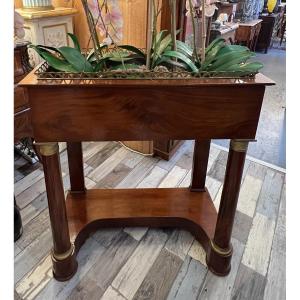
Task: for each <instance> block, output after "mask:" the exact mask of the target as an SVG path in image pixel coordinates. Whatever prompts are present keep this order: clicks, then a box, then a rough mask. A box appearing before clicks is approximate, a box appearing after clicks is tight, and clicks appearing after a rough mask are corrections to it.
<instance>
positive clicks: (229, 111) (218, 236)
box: [21, 72, 274, 280]
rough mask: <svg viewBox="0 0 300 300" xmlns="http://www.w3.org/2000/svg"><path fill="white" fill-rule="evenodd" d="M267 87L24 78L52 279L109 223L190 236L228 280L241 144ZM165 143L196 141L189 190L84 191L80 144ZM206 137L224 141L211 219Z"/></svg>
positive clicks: (64, 276) (233, 82) (69, 269)
mask: <svg viewBox="0 0 300 300" xmlns="http://www.w3.org/2000/svg"><path fill="white" fill-rule="evenodd" d="M272 84H274V82H273V81H271V80H269V79H268V78H266V77H265V76H263V75H262V74H257V75H256V76H255V78H248V79H216V78H215V79H210V78H206V79H204V78H203V79H202V78H197V79H166V80H155V79H153V80H141V79H139V80H126V79H125V80H120V79H114V80H110V79H100V80H81V81H78V80H74V81H67V80H65V81H57V80H53V81H52V82H50V81H47V80H45V81H43V80H38V79H37V77H36V75H35V74H34V72H31V73H30V74H29V75H28V76H27V77H26V78H25V79H24V80H23V81H22V82H21V85H22V86H23V87H24V88H25V90H26V92H27V96H28V100H29V103H30V107H31V120H32V127H33V134H34V138H35V141H36V144H37V146H38V148H39V151H40V154H41V156H42V158H43V165H44V172H45V180H46V187H47V196H48V204H49V212H50V219H51V226H52V232H53V250H52V261H53V272H54V276H55V278H56V279H58V280H68V279H69V278H71V277H72V276H73V275H74V273H75V272H76V269H77V262H76V254H77V252H78V250H79V248H80V247H81V245H82V244H83V242H84V240H85V239H86V238H87V237H88V236H89V234H90V233H91V232H92V231H94V230H96V229H98V228H100V227H111V226H156V227H157V226H163V227H167V226H169V227H180V228H184V229H186V230H189V231H190V232H191V233H192V234H194V236H195V237H196V239H197V240H198V241H199V242H200V243H201V244H202V245H203V247H204V249H205V251H206V252H207V265H208V267H209V269H210V270H211V271H212V272H214V273H215V274H217V275H221V276H224V275H226V274H228V273H229V271H230V260H231V256H232V246H231V243H230V238H231V231H232V226H233V222H234V215H235V210H236V206H237V201H238V194H239V188H240V182H241V176H242V172H243V166H244V160H245V156H246V150H247V145H248V142H249V141H251V140H254V139H255V134H256V129H257V125H258V120H259V115H260V110H261V106H262V101H263V97H264V92H265V86H267V85H272ZM166 139H174V140H188V139H195V140H196V142H195V151H194V162H193V173H192V180H191V186H190V188H162V189H122V190H115V189H100V190H95V189H94V190H86V189H85V185H84V175H83V164H82V149H81V142H82V141H115V140H126V141H131V140H132V141H135V140H166ZM211 139H231V147H230V151H229V157H228V162H227V169H226V175H225V182H224V187H223V193H222V197H221V204H220V208H219V213H217V211H216V209H215V207H214V205H213V202H212V200H211V197H210V195H209V191H208V190H207V189H206V188H205V177H206V170H207V162H208V155H209V147H210V140H211ZM63 141H64V142H67V145H68V148H67V149H68V158H69V168H70V182H71V190H70V191H69V193H68V195H67V199H66V202H65V197H64V192H63V191H64V190H63V186H62V178H61V172H60V163H59V156H58V147H57V143H58V142H63ZM73 243H74V244H73Z"/></svg>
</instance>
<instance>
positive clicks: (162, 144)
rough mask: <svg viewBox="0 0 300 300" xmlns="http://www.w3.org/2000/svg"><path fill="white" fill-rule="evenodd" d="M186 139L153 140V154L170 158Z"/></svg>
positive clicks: (166, 158)
mask: <svg viewBox="0 0 300 300" xmlns="http://www.w3.org/2000/svg"><path fill="white" fill-rule="evenodd" d="M183 142H184V141H181V140H163V141H154V142H153V154H154V155H157V156H159V157H161V158H162V159H165V160H169V159H170V158H171V157H172V156H173V155H174V153H175V152H176V150H177V149H178V148H179V147H180V146H181V144H182V143H183Z"/></svg>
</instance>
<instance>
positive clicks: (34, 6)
mask: <svg viewBox="0 0 300 300" xmlns="http://www.w3.org/2000/svg"><path fill="white" fill-rule="evenodd" d="M23 8H24V9H28V10H48V9H53V5H52V0H23Z"/></svg>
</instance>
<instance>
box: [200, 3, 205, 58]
mask: <svg viewBox="0 0 300 300" xmlns="http://www.w3.org/2000/svg"><path fill="white" fill-rule="evenodd" d="M201 28H202V30H201V31H202V32H201V36H202V47H201V62H202V63H203V62H204V60H205V42H206V22H205V0H202V26H201Z"/></svg>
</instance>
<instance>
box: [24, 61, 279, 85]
mask: <svg viewBox="0 0 300 300" xmlns="http://www.w3.org/2000/svg"><path fill="white" fill-rule="evenodd" d="M42 64H43V63H41V64H40V65H38V66H37V67H36V68H35V69H33V70H32V71H31V72H30V73H29V74H28V75H27V76H26V77H25V78H24V79H23V80H22V81H21V82H20V83H19V85H20V86H24V87H26V86H27V87H43V86H44V87H47V86H59V87H66V86H72V87H74V86H85V87H95V86H128V87H130V86H135V87H145V86H149V87H151V86H181V87H189V86H190V87H192V86H219V85H224V86H227V85H228V86H232V85H234V86H251V85H264V86H270V85H275V82H274V81H273V80H272V79H270V78H268V77H267V76H265V75H263V74H262V73H257V74H256V75H255V76H253V77H251V78H250V77H245V78H242V77H241V78H217V77H198V78H196V77H192V78H168V79H164V78H158V79H119V78H118V79H104V78H100V79H89V78H86V79H74V80H72V79H63V78H62V79H57V78H54V79H53V80H50V79H41V78H38V75H37V74H36V73H37V70H38V69H39V68H40V66H41V65H42Z"/></svg>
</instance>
